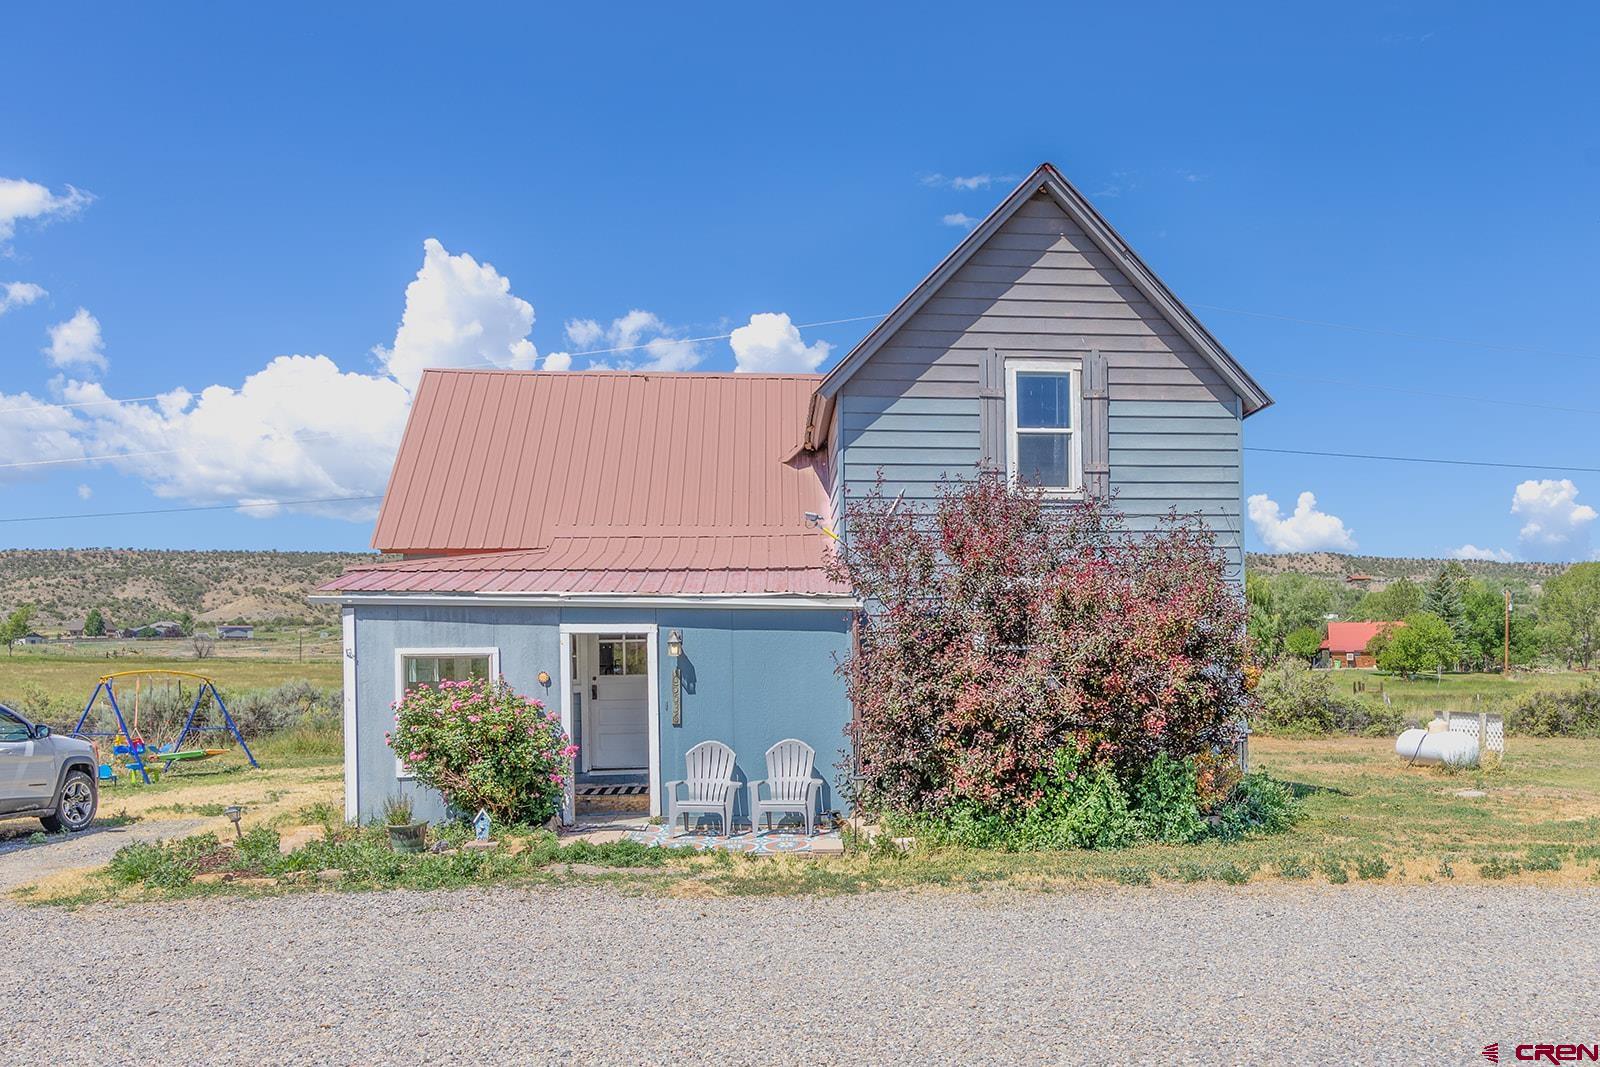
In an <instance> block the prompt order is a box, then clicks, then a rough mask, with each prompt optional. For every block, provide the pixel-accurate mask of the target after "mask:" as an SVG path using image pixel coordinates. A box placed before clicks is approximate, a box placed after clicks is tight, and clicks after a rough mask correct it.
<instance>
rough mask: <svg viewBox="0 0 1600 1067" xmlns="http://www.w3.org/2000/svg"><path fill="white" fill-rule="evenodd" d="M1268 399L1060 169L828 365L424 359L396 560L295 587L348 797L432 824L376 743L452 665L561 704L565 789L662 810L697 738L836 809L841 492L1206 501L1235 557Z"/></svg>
mask: <svg viewBox="0 0 1600 1067" xmlns="http://www.w3.org/2000/svg"><path fill="white" fill-rule="evenodd" d="M1270 402H1271V400H1270V398H1269V397H1268V396H1267V395H1266V393H1265V392H1264V391H1263V390H1262V389H1261V387H1260V386H1259V385H1257V384H1256V383H1255V382H1254V381H1253V380H1252V379H1251V378H1250V376H1249V375H1248V374H1247V373H1246V372H1245V371H1244V370H1243V369H1242V368H1241V367H1240V366H1239V365H1238V363H1237V362H1235V360H1234V359H1233V358H1232V356H1230V355H1229V354H1228V353H1227V352H1226V351H1225V350H1224V349H1223V348H1222V346H1221V345H1220V344H1219V343H1218V342H1217V341H1216V339H1215V338H1213V337H1212V336H1211V334H1210V333H1209V332H1207V331H1206V329H1205V327H1204V326H1202V325H1201V324H1200V322H1199V321H1198V320H1196V319H1195V318H1194V316H1193V315H1192V314H1191V313H1190V312H1189V311H1188V309H1187V308H1185V307H1184V306H1183V305H1182V304H1181V303H1180V302H1179V301H1178V300H1177V298H1176V297H1175V296H1173V294H1172V293H1171V292H1170V291H1169V290H1168V289H1167V288H1166V286H1165V285H1164V284H1162V282H1161V281H1160V280H1159V279H1158V278H1156V276H1155V274H1154V273H1152V272H1151V271H1150V269H1149V268H1148V267H1147V266H1145V264H1144V262H1143V261H1142V260H1140V259H1139V257H1138V256H1137V255H1136V254H1135V253H1134V252H1133V251H1132V250H1131V249H1130V248H1129V247H1128V245H1127V243H1126V242H1124V241H1123V240H1122V238H1121V237H1120V236H1119V235H1118V234H1117V233H1116V232H1115V231H1114V230H1113V229H1112V228H1111V227H1110V225H1109V224H1108V223H1107V222H1106V221H1105V220H1104V219H1103V218H1101V216H1100V215H1099V213H1098V212H1096V211H1095V209H1094V208H1093V207H1092V206H1090V204H1089V203H1088V201H1086V200H1085V199H1084V198H1083V196H1082V195H1081V194H1080V193H1079V192H1078V191H1077V190H1076V189H1074V188H1073V187H1072V186H1071V185H1070V184H1069V183H1068V182H1067V181H1066V180H1065V179H1064V178H1063V177H1062V176H1061V175H1060V174H1059V173H1058V172H1057V171H1056V169H1055V168H1054V167H1052V166H1050V165H1049V164H1045V165H1043V166H1041V167H1040V168H1038V169H1037V170H1036V171H1034V172H1033V173H1032V174H1031V175H1029V176H1028V178H1027V179H1025V180H1024V181H1023V182H1022V184H1021V185H1019V186H1018V187H1017V188H1016V189H1015V190H1014V191H1013V192H1012V193H1011V194H1010V195H1009V196H1008V197H1007V198H1006V199H1005V200H1004V201H1003V202H1002V203H1001V204H1000V205H999V206H998V207H997V208H996V209H995V210H994V212H992V213H991V214H990V215H989V216H988V218H986V219H985V220H984V221H983V222H982V223H981V224H979V225H978V226H977V227H976V228H974V229H973V230H972V232H971V233H970V234H968V236H967V237H966V239H965V240H963V241H962V242H961V243H960V245H958V246H957V247H956V249H955V250H954V251H953V252H951V253H950V255H949V256H948V257H946V259H945V260H944V261H943V262H942V263H940V264H939V265H938V266H937V267H936V268H935V270H934V271H933V273H932V274H930V275H929V276H928V277H927V278H925V279H924V280H923V281H922V282H921V284H919V285H918V286H917V287H916V288H915V289H914V290H913V291H912V292H911V293H910V295H908V296H907V297H906V298H905V299H904V300H903V301H902V302H901V303H900V305H899V306H898V307H897V308H896V309H895V310H894V311H893V312H892V313H891V314H890V315H889V316H888V317H886V318H885V319H884V320H883V321H882V322H881V323H879V324H878V326H877V327H876V328H875V329H873V330H872V332H871V333H869V334H868V335H867V336H866V338H864V339H863V340H862V341H861V343H860V344H858V345H857V346H856V347H855V348H854V349H853V350H852V351H851V352H850V353H849V354H847V355H846V356H845V357H844V358H843V359H842V360H841V361H840V362H839V364H838V365H837V366H836V367H834V368H833V369H832V370H831V371H830V372H829V373H828V374H826V375H806V374H794V375H758V374H694V373H691V374H644V373H629V372H617V371H590V372H518V371H459V370H451V371H445V370H431V371H427V372H425V373H424V374H423V377H422V381H421V383H420V385H419V386H418V389H417V392H416V394H415V400H414V402H413V405H412V409H411V414H410V418H409V421H408V422H407V426H406V431H405V435H404V438H403V440H402V442H401V446H400V451H399V454H398V456H397V458H396V461H395V466H394V470H393V472H392V474H391V476H390V481H389V486H388V490H387V492H386V494H385V497H384V501H383V505H382V508H381V511H380V514H379V517H378V523H377V528H376V531H375V533H374V537H373V545H374V547H376V548H378V549H380V550H382V551H384V552H386V553H395V554H399V555H401V556H403V557H405V558H403V559H401V560H400V561H398V562H389V563H374V564H370V565H363V566H360V567H356V568H353V569H351V570H349V571H347V572H346V573H345V574H344V575H342V576H341V577H339V578H337V579H335V580H334V581H332V582H329V583H327V584H326V585H324V586H323V587H322V588H321V589H320V590H319V591H318V594H317V595H316V596H315V597H314V599H315V600H317V601H319V602H333V603H337V604H339V605H340V606H341V608H342V615H343V626H344V648H345V659H344V666H345V684H344V692H345V732H344V735H345V789H346V795H345V803H346V813H347V815H349V816H350V817H352V818H356V817H359V818H362V819H366V818H370V817H371V816H372V815H374V814H375V813H376V812H377V810H378V808H379V807H380V805H381V803H382V801H383V799H384V797H386V796H387V795H389V794H391V793H394V792H396V791H397V790H398V791H404V792H409V793H411V794H413V795H414V796H415V797H416V802H417V804H418V809H417V810H418V812H419V815H421V816H422V817H436V816H437V815H438V814H439V813H440V811H441V804H440V801H439V798H438V797H437V796H434V795H432V794H429V793H427V792H426V791H424V790H418V789H416V788H415V786H414V784H413V783H410V782H408V781H407V780H406V779H405V777H404V771H403V768H401V767H400V766H399V765H398V764H397V762H396V760H395V757H394V753H392V752H391V751H390V750H389V749H388V748H387V747H386V746H385V743H384V733H385V732H386V731H388V730H390V729H391V728H392V725H393V711H392V709H391V705H392V703H393V702H394V701H395V700H396V699H398V697H399V696H400V695H401V694H402V693H403V692H404V690H405V689H406V688H408V687H410V686H414V685H426V684H431V683H434V682H437V681H439V680H445V679H454V678H463V677H468V676H472V675H484V676H501V675H503V676H504V677H505V678H506V679H507V681H508V682H509V683H510V684H511V685H512V686H514V687H515V688H516V689H517V690H519V691H521V692H523V693H526V694H530V695H532V696H535V697H538V698H540V699H543V700H544V701H545V702H546V703H547V704H548V705H549V706H551V707H553V708H557V709H559V711H560V714H561V719H562V723H563V725H564V726H565V728H566V729H567V731H568V733H569V734H570V735H571V736H572V737H573V738H574V739H575V741H576V742H577V744H578V746H579V753H580V754H579V756H578V760H577V767H576V771H577V778H578V780H579V781H580V782H607V781H614V782H638V783H639V784H641V785H643V786H644V787H645V788H647V790H648V792H649V797H650V810H651V812H652V813H656V814H659V813H660V812H661V811H662V809H663V797H662V793H661V783H662V781H663V780H666V779H672V778H675V777H679V776H680V772H681V771H682V768H683V757H684V753H685V752H686V751H687V750H688V748H690V747H691V746H692V745H694V744H696V743H698V742H700V741H703V740H707V739H715V740H719V741H723V742H726V743H727V744H729V745H730V746H732V747H733V749H734V750H735V752H736V753H737V755H738V766H737V769H736V773H737V774H738V775H739V776H740V777H742V778H745V779H748V778H758V777H762V776H763V773H764V770H765V768H764V763H763V756H764V753H765V750H766V749H767V747H768V746H770V745H772V744H774V743H775V742H777V741H779V740H781V739H783V738H786V737H798V738H800V739H801V740H804V741H806V742H807V743H808V744H810V745H811V746H812V747H813V748H814V749H816V751H817V756H818V771H819V772H820V774H821V775H822V777H823V778H824V779H825V780H826V782H825V785H824V786H823V799H822V806H823V807H825V808H832V807H839V808H842V807H844V806H845V804H844V802H843V800H842V799H841V798H840V797H838V796H837V795H836V794H835V793H834V791H833V785H834V782H833V779H834V767H833V764H834V763H835V761H836V759H838V758H839V757H840V756H842V755H843V750H844V749H845V745H846V741H845V736H844V728H845V725H846V724H847V722H848V721H849V717H850V708H849V704H848V701H847V699H846V697H845V690H844V684H843V681H842V679H841V678H840V677H839V675H838V673H837V671H836V667H837V664H838V662H839V660H840V659H841V658H843V657H844V656H845V655H847V653H848V651H849V649H850V644H851V627H852V619H853V614H854V611H855V609H856V608H857V606H858V605H857V602H856V601H855V599H854V598H853V596H852V594H851V591H850V590H849V589H846V588H843V587H841V586H839V585H837V584H836V583H834V582H833V581H831V580H830V579H829V578H828V576H827V574H826V561H827V558H828V553H829V552H830V551H832V545H833V542H832V540H831V539H830V537H829V536H828V535H827V533H825V532H824V531H823V530H822V529H821V528H819V527H820V526H828V527H830V528H831V529H835V530H837V531H838V532H839V533H840V535H841V536H843V537H845V538H848V537H849V530H848V526H847V524H845V523H843V522H842V518H843V513H844V510H845V504H846V501H847V500H848V499H849V497H850V496H851V495H852V494H862V493H865V492H867V491H869V490H870V489H871V488H872V486H873V485H874V484H875V482H876V480H877V478H878V476H879V473H880V472H881V473H882V477H883V479H884V480H885V483H886V487H887V490H888V492H890V493H892V494H899V495H901V496H902V497H903V499H904V500H905V501H906V505H907V506H909V507H921V506H926V505H928V504H930V503H932V502H933V501H934V500H935V499H936V498H937V495H938V492H939V488H940V485H941V483H942V481H943V480H945V479H947V478H950V477H971V476H972V475H974V474H975V473H976V472H978V471H979V470H980V469H983V468H992V469H998V470H1004V471H1007V472H1009V474H1010V475H1011V476H1012V477H1014V478H1017V479H1021V480H1026V481H1029V482H1032V483H1035V484H1038V485H1040V486H1042V487H1043V488H1044V490H1045V491H1046V492H1047V493H1049V494H1051V495H1052V496H1054V497H1056V498H1058V499H1059V500H1061V501H1062V502H1064V503H1070V502H1071V501H1073V500H1079V499H1082V498H1084V497H1085V496H1090V495H1092V496H1106V495H1108V494H1112V493H1115V494H1116V498H1117V501H1118V503H1119V505H1120V506H1121V508H1122V509H1123V510H1124V512H1125V513H1126V514H1127V515H1128V518H1129V523H1130V526H1132V527H1133V528H1134V529H1136V530H1147V529H1152V528H1153V527H1154V526H1155V524H1156V523H1157V522H1158V521H1159V520H1160V518H1161V517H1162V516H1164V515H1166V514H1167V513H1168V512H1169V511H1170V510H1171V509H1174V508H1176V509H1177V510H1179V511H1181V512H1186V513H1199V514H1201V515H1202V516H1203V517H1204V518H1205V519H1206V520H1207V521H1208V522H1209V523H1211V525H1212V527H1213V529H1214V530H1215V531H1216V533H1217V536H1218V540H1219V544H1220V546H1221V548H1222V550H1223V551H1224V552H1225V553H1226V554H1227V555H1228V557H1229V559H1230V560H1231V561H1232V564H1233V566H1234V568H1235V570H1236V572H1237V571H1239V570H1240V569H1241V568H1242V565H1243V546H1242V543H1241V540H1240V520H1241V515H1242V511H1243V508H1242V503H1243V500H1242V497H1243V491H1242V489H1243V480H1242V477H1241V451H1240V450H1241V428H1242V422H1243V419H1244V418H1245V417H1246V416H1248V415H1250V414H1252V413H1254V412H1256V411H1259V410H1260V409H1261V408H1263V407H1265V406H1266V405H1267V404H1269V403H1270ZM808 515H813V516H822V521H821V522H820V523H818V522H817V521H816V520H815V519H808V518H807V516H808ZM671 651H676V652H677V653H678V654H677V655H669V652H671ZM739 803H740V805H741V808H740V811H741V815H742V814H743V804H744V803H745V798H744V796H743V795H742V794H741V797H740V801H739ZM572 809H573V804H572V797H571V794H570V786H569V796H568V802H567V815H568V817H569V818H570V816H571V812H572Z"/></svg>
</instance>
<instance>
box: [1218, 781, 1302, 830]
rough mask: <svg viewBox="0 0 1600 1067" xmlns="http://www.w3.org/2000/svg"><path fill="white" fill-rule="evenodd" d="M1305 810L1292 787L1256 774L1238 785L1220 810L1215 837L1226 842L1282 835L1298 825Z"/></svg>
mask: <svg viewBox="0 0 1600 1067" xmlns="http://www.w3.org/2000/svg"><path fill="white" fill-rule="evenodd" d="M1303 814H1304V812H1303V809H1302V808H1301V807H1300V803H1299V802H1298V801H1297V800H1295V798H1294V794H1293V793H1292V792H1290V790H1289V787H1288V786H1286V785H1284V784H1283V783H1282V782H1279V781H1275V780H1273V779H1272V778H1271V777H1269V776H1268V775H1267V773H1266V772H1265V771H1253V772H1252V773H1250V774H1247V775H1245V776H1244V777H1243V778H1242V779H1241V780H1240V781H1239V787H1238V788H1237V789H1235V790H1234V791H1233V797H1232V798H1231V799H1230V800H1229V801H1228V803H1227V804H1225V805H1223V806H1222V807H1221V808H1219V809H1218V810H1217V824H1216V826H1215V828H1214V830H1213V833H1214V834H1215V836H1217V837H1218V838H1220V839H1222V840H1223V841H1237V840H1239V839H1240V838H1242V837H1253V836H1258V835H1265V834H1281V833H1283V832H1284V831H1286V830H1289V829H1290V828H1292V827H1293V826H1294V824H1295V823H1297V822H1299V821H1300V819H1301V817H1302V815H1303Z"/></svg>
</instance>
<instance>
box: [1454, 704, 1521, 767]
mask: <svg viewBox="0 0 1600 1067" xmlns="http://www.w3.org/2000/svg"><path fill="white" fill-rule="evenodd" d="M1444 715H1445V721H1446V722H1448V723H1449V724H1450V730H1451V732H1452V733H1458V734H1466V735H1467V736H1468V737H1471V738H1473V739H1474V740H1476V741H1477V742H1478V751H1479V752H1493V753H1494V754H1495V755H1497V756H1504V755H1505V754H1506V725H1505V720H1504V719H1502V718H1501V717H1500V716H1499V715H1491V714H1488V713H1487V712H1484V713H1479V714H1476V715H1475V714H1472V713H1470V712H1459V711H1458V712H1454V713H1452V712H1448V711H1447V712H1445V713H1444Z"/></svg>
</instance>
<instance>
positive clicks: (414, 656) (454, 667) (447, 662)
mask: <svg viewBox="0 0 1600 1067" xmlns="http://www.w3.org/2000/svg"><path fill="white" fill-rule="evenodd" d="M397 659H398V664H397V666H398V670H397V671H396V680H397V682H398V683H399V684H398V685H397V687H396V689H397V691H396V693H395V700H396V701H399V700H401V699H403V698H404V697H405V695H406V692H407V691H408V690H411V689H415V688H417V687H418V686H428V687H432V686H436V685H438V684H439V683H440V682H464V681H467V680H468V679H472V678H493V677H494V676H495V673H496V671H497V669H498V664H497V662H496V661H497V660H498V659H499V653H498V652H496V651H494V650H493V649H482V648H475V649H461V650H459V651H457V650H454V649H427V650H420V649H419V650H417V651H414V652H413V651H407V650H401V651H400V652H399V653H397ZM394 773H395V777H397V778H412V777H415V775H413V774H412V773H411V771H410V770H409V769H408V768H407V767H406V765H405V764H404V763H402V762H401V761H400V757H399V755H398V754H397V755H396V756H395V759H394Z"/></svg>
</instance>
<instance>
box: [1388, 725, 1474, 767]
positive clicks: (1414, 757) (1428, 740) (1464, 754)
mask: <svg viewBox="0 0 1600 1067" xmlns="http://www.w3.org/2000/svg"><path fill="white" fill-rule="evenodd" d="M1394 751H1395V755H1397V756H1399V757H1401V758H1402V759H1404V760H1406V761H1407V762H1408V763H1423V764H1428V765H1430V766H1433V765H1440V764H1442V765H1444V766H1446V767H1476V766H1477V765H1478V739H1477V738H1475V737H1473V736H1471V735H1470V734H1461V733H1456V732H1454V731H1453V730H1451V729H1450V724H1449V723H1447V722H1445V721H1444V720H1443V719H1441V718H1438V717H1437V716H1435V717H1434V719H1433V720H1432V721H1431V722H1429V723H1428V728H1427V729H1426V730H1416V729H1412V730H1407V731H1405V732H1404V733H1402V734H1401V735H1400V736H1399V738H1398V739H1396V741H1395V743H1394Z"/></svg>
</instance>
